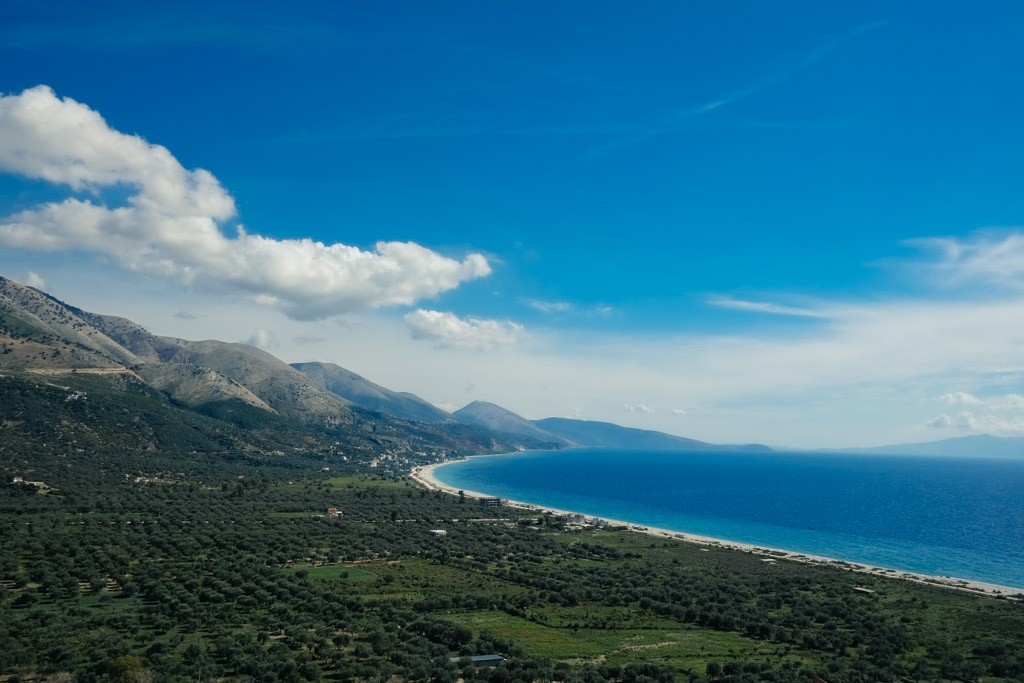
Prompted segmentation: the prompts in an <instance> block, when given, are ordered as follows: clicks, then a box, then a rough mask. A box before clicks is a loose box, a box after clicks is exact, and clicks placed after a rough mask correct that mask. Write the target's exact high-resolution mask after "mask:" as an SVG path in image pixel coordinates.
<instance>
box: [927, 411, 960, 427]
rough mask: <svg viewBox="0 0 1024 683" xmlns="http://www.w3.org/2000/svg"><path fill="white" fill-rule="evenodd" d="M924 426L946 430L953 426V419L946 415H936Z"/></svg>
mask: <svg viewBox="0 0 1024 683" xmlns="http://www.w3.org/2000/svg"><path fill="white" fill-rule="evenodd" d="M925 426H926V427H930V428H932V429H948V428H950V427H952V426H953V418H951V417H950V416H949V415H946V414H942V415H938V416H936V417H933V418H932V419H930V420H928V422H926V423H925Z"/></svg>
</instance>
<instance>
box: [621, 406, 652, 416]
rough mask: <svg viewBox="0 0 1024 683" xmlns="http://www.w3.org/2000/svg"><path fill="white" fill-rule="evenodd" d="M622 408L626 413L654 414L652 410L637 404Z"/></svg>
mask: <svg viewBox="0 0 1024 683" xmlns="http://www.w3.org/2000/svg"><path fill="white" fill-rule="evenodd" d="M622 407H623V408H624V409H625V411H626V412H627V413H643V414H645V415H653V414H654V413H655V410H654V408H648V407H647V406H645V405H644V404H643V403H638V404H636V405H633V404H630V403H627V404H626V405H624V406H622Z"/></svg>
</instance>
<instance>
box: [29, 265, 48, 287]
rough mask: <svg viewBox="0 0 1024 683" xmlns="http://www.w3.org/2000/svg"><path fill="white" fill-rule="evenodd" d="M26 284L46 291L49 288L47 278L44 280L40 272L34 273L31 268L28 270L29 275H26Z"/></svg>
mask: <svg viewBox="0 0 1024 683" xmlns="http://www.w3.org/2000/svg"><path fill="white" fill-rule="evenodd" d="M25 284H26V285H28V286H29V287H35V288H36V289H38V290H41V291H44V292H45V291H46V290H47V289H49V288H48V287H47V286H46V280H44V279H43V278H42V276H41V275H39V273H33V272H32V271H31V270H30V271H28V275H27V276H26V277H25Z"/></svg>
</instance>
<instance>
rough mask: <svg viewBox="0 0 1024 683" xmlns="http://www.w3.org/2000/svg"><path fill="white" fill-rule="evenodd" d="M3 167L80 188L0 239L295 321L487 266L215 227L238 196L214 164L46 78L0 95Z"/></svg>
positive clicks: (422, 293)
mask: <svg viewBox="0 0 1024 683" xmlns="http://www.w3.org/2000/svg"><path fill="white" fill-rule="evenodd" d="M0 169H3V170H6V171H7V172H10V173H15V174H19V175H23V176H26V177H29V178H35V179H42V180H46V181H49V182H51V183H55V184H61V185H67V186H69V187H70V188H71V189H72V190H74V191H75V192H76V193H79V196H71V197H68V198H67V199H65V200H64V201H61V202H50V203H47V204H43V205H40V206H37V207H35V208H32V209H29V210H26V211H21V212H19V213H16V214H14V215H11V216H8V217H6V218H5V219H0V245H3V246H7V247H16V248H21V249H26V250H32V251H58V250H82V251H88V252H92V253H95V254H99V255H103V256H108V257H111V258H112V259H114V260H115V261H116V262H117V263H118V264H120V265H121V266H123V267H125V268H128V269H130V270H135V271H140V272H145V273H150V274H157V275H161V276H166V277H174V278H177V279H179V280H180V281H181V282H183V283H185V284H188V285H192V286H195V287H198V288H201V289H206V290H213V291H226V292H234V293H241V294H244V295H246V296H248V297H250V298H252V299H253V300H255V301H258V302H260V303H263V304H266V305H273V306H276V307H278V308H280V309H281V310H282V311H284V312H285V313H286V314H287V315H289V316H291V317H293V318H296V319H316V318H322V317H326V316H330V315H335V314H339V313H346V312H350V311H354V310H358V309H364V308H376V307H381V306H393V305H412V304H414V303H415V302H417V301H419V300H420V299H423V298H427V297H432V296H435V295H437V294H439V293H441V292H445V291H448V290H451V289H453V288H455V287H457V286H459V285H460V284H462V283H463V282H466V281H468V280H472V279H475V278H479V277H483V276H486V275H489V274H490V272H491V268H490V265H489V264H488V262H487V260H486V259H485V258H484V257H483V256H482V255H480V254H476V253H473V254H469V255H467V256H466V257H465V258H464V259H463V260H461V261H459V260H456V259H452V258H448V257H446V256H443V255H441V254H438V253H436V252H434V251H431V250H430V249H427V248H425V247H422V246H420V245H418V244H415V243H411V242H378V243H377V244H376V246H375V247H374V249H373V250H372V251H366V250H362V249H359V248H358V247H351V246H346V245H344V244H330V245H328V244H324V243H322V242H317V241H314V240H311V239H289V240H275V239H270V238H266V237H261V236H259V235H252V234H249V233H247V232H246V231H245V230H244V229H243V228H242V227H241V226H236V229H235V235H234V236H233V237H227V236H225V235H224V234H222V233H221V230H220V226H221V225H222V224H223V223H224V222H225V221H228V220H230V219H233V218H234V217H235V215H236V209H235V203H234V200H233V199H232V197H231V196H230V195H229V194H228V193H227V191H226V190H225V189H224V188H223V187H222V186H221V185H220V183H219V182H218V181H217V179H216V178H215V177H214V176H213V175H212V174H211V173H209V172H208V171H205V170H203V169H195V170H191V171H189V170H186V169H185V168H184V167H182V166H181V164H180V163H179V162H178V161H177V159H175V158H174V156H173V155H172V154H171V153H170V152H169V151H168V150H167V149H166V148H164V147H161V146H159V145H153V144H150V143H148V142H146V141H145V140H143V139H142V138H140V137H138V136H133V135H126V134H124V133H121V132H118V131H116V130H113V129H112V128H110V127H109V126H108V125H107V123H106V121H104V120H103V118H102V117H101V116H100V115H99V113H97V112H95V111H93V110H92V109H90V108H89V107H87V106H86V105H84V104H80V103H78V102H75V101H74V100H71V99H67V98H65V99H59V98H58V97H57V96H56V95H55V94H54V93H53V91H52V90H50V89H49V88H47V87H45V86H37V87H35V88H31V89H29V90H26V91H24V92H23V93H21V94H20V95H9V96H0ZM114 187H120V188H123V187H128V188H131V189H132V190H133V191H134V194H132V195H131V196H130V197H129V198H128V200H127V202H126V203H125V204H123V205H120V206H107V205H106V204H104V203H103V200H102V191H103V190H105V189H108V188H114Z"/></svg>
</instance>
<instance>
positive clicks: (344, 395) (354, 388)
mask: <svg viewBox="0 0 1024 683" xmlns="http://www.w3.org/2000/svg"><path fill="white" fill-rule="evenodd" d="M292 367H293V368H295V369H296V370H298V371H299V372H301V373H302V374H304V375H306V376H307V377H308V378H309V379H310V380H312V381H313V382H314V383H315V384H316V385H317V386H319V387H322V388H324V389H326V390H327V391H329V392H331V393H332V394H334V395H335V396H337V397H339V398H341V399H344V400H345V401H349V402H351V403H355V404H356V405H361V406H363V407H366V408H369V409H371V410H378V411H380V412H382V413H387V414H388V415H393V416H395V417H399V418H402V419H404V420H418V421H420V422H450V421H451V420H452V416H451V415H450V414H449V413H447V412H445V411H444V410H441V409H440V408H438V407H437V406H435V405H432V404H430V403H428V402H427V401H424V400H423V399H422V398H420V397H419V396H416V395H415V394H409V393H406V392H398V391H392V390H391V389H388V388H386V387H382V386H380V385H379V384H374V383H373V382H371V381H370V380H368V379H366V378H364V377H361V376H359V375H357V374H356V373H354V372H352V371H351V370H346V369H345V368H343V367H341V366H340V365H335V364H334V363H292Z"/></svg>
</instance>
